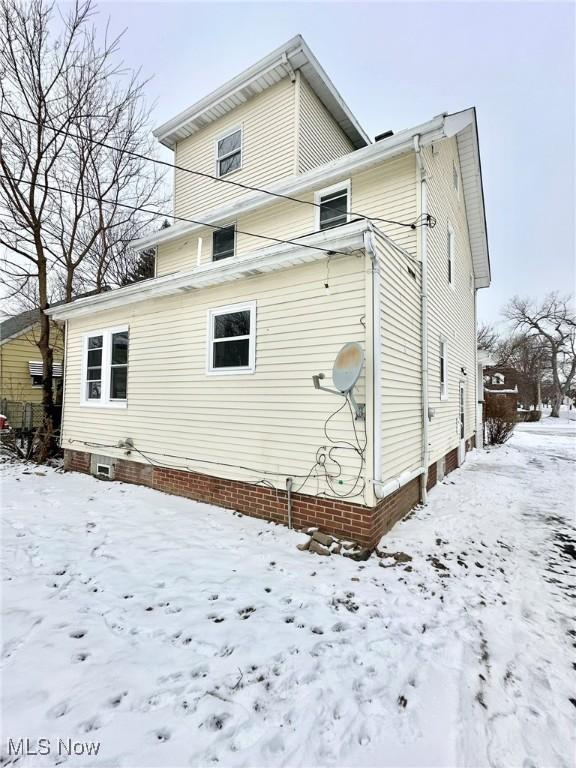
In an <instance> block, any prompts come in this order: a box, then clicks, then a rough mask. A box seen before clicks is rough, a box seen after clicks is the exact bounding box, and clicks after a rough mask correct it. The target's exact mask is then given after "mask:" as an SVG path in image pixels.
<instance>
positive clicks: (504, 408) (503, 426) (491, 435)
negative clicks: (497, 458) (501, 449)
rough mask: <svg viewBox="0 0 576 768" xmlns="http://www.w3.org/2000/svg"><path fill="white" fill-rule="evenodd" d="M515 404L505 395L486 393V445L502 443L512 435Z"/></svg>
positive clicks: (514, 421)
mask: <svg viewBox="0 0 576 768" xmlns="http://www.w3.org/2000/svg"><path fill="white" fill-rule="evenodd" d="M517 420H518V419H517V414H516V405H515V401H514V400H513V399H512V398H509V397H507V396H506V395H502V394H500V395H497V394H486V397H485V400H484V426H485V434H486V444H487V445H503V444H504V443H505V442H506V441H507V440H509V439H510V438H511V437H512V433H513V432H514V426H515V425H516V421H517Z"/></svg>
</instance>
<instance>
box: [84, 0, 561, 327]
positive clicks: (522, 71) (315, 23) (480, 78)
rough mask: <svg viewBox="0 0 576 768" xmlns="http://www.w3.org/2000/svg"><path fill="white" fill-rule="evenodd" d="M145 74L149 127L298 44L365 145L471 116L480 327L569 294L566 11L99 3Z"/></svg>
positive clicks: (525, 6)
mask: <svg viewBox="0 0 576 768" xmlns="http://www.w3.org/2000/svg"><path fill="white" fill-rule="evenodd" d="M99 11H100V15H99V19H98V23H103V22H104V21H105V20H106V18H107V17H108V16H110V19H111V26H112V29H113V31H115V32H118V31H120V30H121V29H122V28H124V27H126V34H125V37H124V39H123V41H122V44H121V51H122V55H123V57H124V60H125V62H126V64H128V65H129V66H131V67H141V68H142V73H143V75H146V76H150V75H152V76H153V80H152V82H151V83H150V84H149V87H148V91H149V95H150V99H151V100H156V102H157V104H156V107H155V110H154V120H155V125H157V124H159V123H161V122H163V121H164V120H166V119H168V118H170V117H173V116H174V115H175V114H176V113H177V112H179V111H180V110H182V109H184V108H186V107H187V106H189V105H190V104H192V103H193V102H194V101H196V100H197V99H199V98H201V97H202V96H204V95H206V94H207V93H208V92H209V91H211V90H213V89H214V88H216V87H218V86H219V85H221V84H222V83H223V82H224V81H225V80H228V79H229V78H231V77H233V76H234V75H236V74H238V73H239V72H240V71H241V70H242V69H245V68H246V67H248V66H250V65H251V64H253V63H254V62H255V61H257V60H258V59H259V58H261V57H262V56H264V55H266V54H267V53H269V52H270V51H271V50H272V49H273V48H275V47H277V46H278V45H281V44H282V43H284V42H286V41H287V40H288V39H289V38H290V37H292V36H293V35H295V34H297V33H301V34H302V35H303V36H304V37H305V39H306V41H307V43H308V45H310V47H311V48H312V50H313V51H314V53H315V54H316V56H317V57H318V59H319V60H320V62H321V64H322V65H323V67H324V69H325V70H326V71H327V73H328V75H329V76H330V77H331V78H332V80H333V82H334V83H335V85H336V87H337V88H338V90H339V91H340V93H341V94H342V96H343V97H344V99H345V100H346V101H347V103H348V105H349V106H350V108H351V109H352V111H353V112H354V114H355V115H356V117H357V118H358V120H359V122H360V123H361V124H362V125H363V126H364V128H365V129H366V131H367V132H368V134H369V135H371V136H372V137H373V136H374V135H375V134H377V133H380V132H382V131H385V130H388V129H393V130H395V131H398V130H401V129H403V128H408V127H411V126H414V125H417V124H418V123H420V122H423V121H426V120H428V119H430V118H431V117H433V116H434V115H437V114H439V113H441V112H445V111H447V112H456V111H458V110H460V109H464V108H465V107H470V106H476V108H477V110H478V123H479V133H480V150H481V154H482V168H483V176H484V191H485V197H486V206H487V222H488V237H489V244H490V255H491V262H492V278H493V282H492V287H491V288H489V289H487V290H482V291H480V292H479V318H480V319H486V320H498V318H499V311H500V309H501V307H502V305H503V304H504V303H505V302H506V300H507V299H508V298H509V297H510V296H512V295H514V294H515V293H519V294H522V295H532V296H541V295H543V294H544V293H545V292H547V291H551V290H561V291H563V292H573V291H574V281H575V269H574V253H575V239H574V238H575V234H574V233H575V221H574V208H575V198H574V181H573V177H574V167H575V102H574V99H575V96H574V94H575V82H574V67H575V58H574V57H575V52H574V23H575V13H574V6H573V5H572V4H569V3H562V4H560V3H558V4H556V3H553V2H546V3H521V2H518V3H513V2H512V3H492V2H484V3H465V2H462V3H438V2H430V3H410V2H403V3H358V2H355V3H347V2H342V3H328V2H325V3H272V2H268V3H266V4H264V3H240V2H238V3H217V2H211V3H189V2H173V3H159V2H126V3H121V2H113V3H112V2H110V3H101V4H100V5H99Z"/></svg>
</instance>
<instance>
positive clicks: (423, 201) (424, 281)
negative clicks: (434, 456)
mask: <svg viewBox="0 0 576 768" xmlns="http://www.w3.org/2000/svg"><path fill="white" fill-rule="evenodd" d="M414 151H415V153H416V165H417V168H418V176H419V181H420V216H421V219H420V220H421V221H424V218H425V216H426V214H427V213H428V189H427V184H426V169H425V168H424V163H423V161H422V150H421V147H420V136H419V135H416V136H414ZM419 234H420V262H421V290H420V311H421V327H422V343H421V346H422V365H421V368H422V453H421V455H422V460H421V464H422V468H423V470H424V471H423V473H422V475H421V477H420V500H421V502H422V504H426V500H427V490H426V486H427V484H428V466H429V464H430V450H429V445H428V422H429V420H430V416H429V405H428V224H427V222H426V223H423V224H422V226H421V227H420V229H419Z"/></svg>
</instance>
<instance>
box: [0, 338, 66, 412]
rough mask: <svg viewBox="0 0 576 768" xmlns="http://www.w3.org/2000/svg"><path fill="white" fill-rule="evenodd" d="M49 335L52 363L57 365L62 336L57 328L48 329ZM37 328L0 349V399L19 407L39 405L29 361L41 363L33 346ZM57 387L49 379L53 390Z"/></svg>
mask: <svg viewBox="0 0 576 768" xmlns="http://www.w3.org/2000/svg"><path fill="white" fill-rule="evenodd" d="M50 335H51V339H52V342H51V343H52V344H53V346H54V353H53V362H54V363H61V362H62V358H63V356H64V353H63V341H62V335H61V332H60V330H59V328H58V327H57V326H55V325H54V324H52V325H51V328H50ZM39 338H40V326H39V325H36V326H34V327H33V328H30V329H29V330H27V331H24V332H23V333H22V334H21V335H20V336H16V337H15V338H13V339H9V340H8V341H5V342H4V344H1V345H0V397H2V398H6V399H7V400H14V401H16V402H19V403H41V402H42V387H33V386H32V377H31V376H30V368H29V363H30V361H38V362H40V361H41V360H42V355H41V353H40V350H39V349H38V346H37V341H38V339H39ZM56 383H57V379H56V377H54V379H53V386H54V385H55V384H56Z"/></svg>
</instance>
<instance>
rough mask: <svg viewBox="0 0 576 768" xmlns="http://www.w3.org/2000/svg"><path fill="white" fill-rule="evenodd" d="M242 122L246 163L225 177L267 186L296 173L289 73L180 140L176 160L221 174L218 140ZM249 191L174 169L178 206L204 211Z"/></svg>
mask: <svg viewBox="0 0 576 768" xmlns="http://www.w3.org/2000/svg"><path fill="white" fill-rule="evenodd" d="M237 128H242V167H241V168H240V169H239V170H237V171H234V172H233V173H229V174H227V175H226V176H224V177H223V178H224V179H227V180H230V181H236V182H240V183H243V184H250V185H256V186H261V187H266V185H268V184H272V183H273V182H275V181H278V180H279V179H282V178H284V177H285V176H291V175H293V174H294V169H295V163H296V112H295V85H294V84H293V83H292V82H291V81H290V79H289V78H285V79H284V80H281V81H280V82H279V83H277V84H276V85H275V86H274V87H272V88H268V89H267V90H266V91H264V92H263V93H261V94H260V95H259V96H255V97H254V98H252V99H250V100H249V101H247V102H246V103H245V104H243V105H242V106H239V107H237V108H236V109H235V110H233V112H231V113H229V114H227V115H226V116H224V117H222V118H221V119H220V120H217V121H216V122H214V123H211V124H210V125H208V126H206V127H205V128H203V129H201V130H200V131H198V132H197V133H194V134H193V135H192V136H190V137H189V138H187V139H184V140H183V141H180V142H178V144H177V145H176V150H175V153H174V162H175V164H176V165H180V166H183V167H184V168H190V169H193V170H198V171H201V172H203V173H208V174H212V175H217V171H216V142H217V140H218V139H221V138H223V137H224V136H226V135H227V134H228V133H231V132H232V131H234V130H235V129H237ZM243 194H246V192H245V190H243V189H241V188H239V187H235V186H233V185H231V184H224V183H222V182H220V181H214V180H213V179H206V178H202V177H200V176H195V175H193V174H191V173H186V172H185V171H178V170H176V171H175V180H174V212H175V214H176V215H177V216H184V217H190V218H193V219H194V218H198V217H201V216H200V215H201V214H202V212H203V211H207V210H208V209H210V208H214V207H217V206H220V205H223V204H224V203H226V202H227V201H229V200H232V199H233V198H236V197H239V196H240V195H243Z"/></svg>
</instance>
